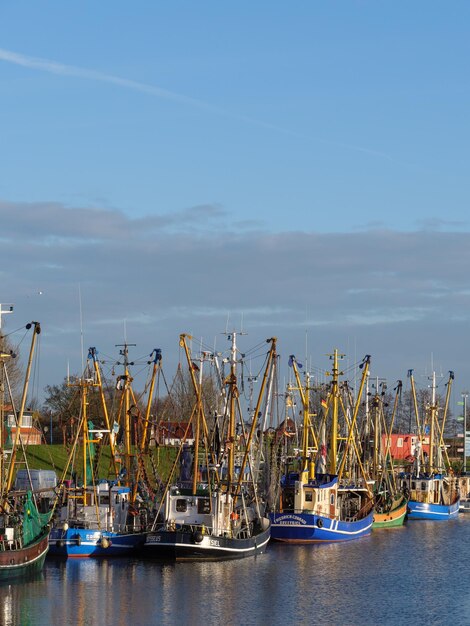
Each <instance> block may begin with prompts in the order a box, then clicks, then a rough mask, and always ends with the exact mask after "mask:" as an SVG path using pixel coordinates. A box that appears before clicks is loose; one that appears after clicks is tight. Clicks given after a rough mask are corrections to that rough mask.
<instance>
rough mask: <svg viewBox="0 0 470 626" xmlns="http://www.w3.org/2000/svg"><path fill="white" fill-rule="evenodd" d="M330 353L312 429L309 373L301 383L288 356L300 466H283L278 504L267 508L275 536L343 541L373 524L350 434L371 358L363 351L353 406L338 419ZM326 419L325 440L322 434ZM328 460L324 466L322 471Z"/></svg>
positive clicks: (335, 376) (294, 540)
mask: <svg viewBox="0 0 470 626" xmlns="http://www.w3.org/2000/svg"><path fill="white" fill-rule="evenodd" d="M331 358H332V360H333V370H332V374H331V375H332V382H331V386H330V391H329V393H328V398H327V400H325V401H324V402H322V406H323V416H322V421H321V424H320V427H319V430H318V432H316V431H315V428H314V424H313V423H312V421H311V417H312V414H311V413H310V400H309V389H310V386H309V384H310V383H309V381H310V379H309V376H308V375H307V382H306V385H305V386H304V385H302V384H301V381H300V376H299V372H298V368H297V363H296V360H295V357H294V356H291V357H290V361H289V363H290V365H291V366H292V367H293V370H294V374H295V377H296V381H297V385H298V387H297V389H298V390H299V392H300V396H301V399H302V406H303V435H302V456H301V458H300V459H299V461H300V463H301V471H300V472H287V473H286V474H285V476H283V478H282V480H281V489H280V498H279V505H278V507H276V508H275V509H274V510H273V511H272V512H271V513H270V520H271V538H272V539H274V540H277V541H283V542H287V543H315V542H331V541H346V540H350V539H358V538H360V537H363V536H365V535H367V534H369V533H370V530H371V528H372V523H373V494H372V490H371V485H370V481H368V480H367V477H366V475H365V472H364V468H363V466H362V464H361V461H360V458H359V455H358V454H357V445H356V442H355V439H354V433H355V429H356V420H357V414H358V411H359V403H360V397H361V394H362V390H363V387H364V383H365V380H366V376H367V372H368V368H369V361H370V358H369V357H368V356H367V357H366V358H365V359H364V361H363V362H362V363H361V366H360V367H361V368H362V369H363V374H362V379H361V385H360V390H359V393H358V395H357V399H356V403H355V406H354V410H353V413H352V415H351V416H350V418H349V420H348V419H346V421H345V423H344V424H342V425H340V424H339V419H338V418H339V407H340V406H344V403H343V398H342V396H341V390H340V388H339V375H340V372H339V369H338V360H339V355H338V351H337V350H335V352H334V354H333V355H331ZM327 421H329V432H330V437H329V441H328V442H327V441H326V437H325V432H326V424H327ZM339 433H342V436H340V435H339ZM310 444H311V445H310ZM327 465H328V466H329V467H328V469H329V471H326V467H327ZM346 468H347V470H346ZM346 474H347V478H346Z"/></svg>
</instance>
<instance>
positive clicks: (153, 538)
mask: <svg viewBox="0 0 470 626" xmlns="http://www.w3.org/2000/svg"><path fill="white" fill-rule="evenodd" d="M160 539H161V537H160V535H149V536H148V537H147V541H149V542H151V541H153V542H158V541H160Z"/></svg>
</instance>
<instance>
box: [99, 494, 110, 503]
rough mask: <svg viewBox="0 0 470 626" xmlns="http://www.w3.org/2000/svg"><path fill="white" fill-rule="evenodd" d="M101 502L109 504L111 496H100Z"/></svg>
mask: <svg viewBox="0 0 470 626" xmlns="http://www.w3.org/2000/svg"><path fill="white" fill-rule="evenodd" d="M100 504H109V496H108V495H105V496H100Z"/></svg>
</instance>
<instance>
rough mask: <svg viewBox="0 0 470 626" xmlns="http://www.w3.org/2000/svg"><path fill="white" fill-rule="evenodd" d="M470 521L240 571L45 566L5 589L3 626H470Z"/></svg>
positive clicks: (380, 534) (273, 550) (300, 553)
mask: <svg viewBox="0 0 470 626" xmlns="http://www.w3.org/2000/svg"><path fill="white" fill-rule="evenodd" d="M469 566H470V515H460V516H459V517H458V518H457V519H456V520H452V521H448V522H426V521H415V522H408V523H407V524H406V525H405V526H404V527H402V528H396V529H391V530H377V531H374V532H373V533H372V534H371V535H370V536H369V537H365V538H363V539H360V540H357V541H352V542H347V543H343V544H328V545H315V546H302V545H293V546H289V545H283V544H270V545H269V547H268V550H267V551H266V553H265V554H263V555H260V556H257V557H254V558H248V559H242V560H239V561H231V562H229V561H226V562H205V563H177V564H168V563H158V562H151V561H141V560H121V559H100V560H98V559H69V560H63V561H57V560H52V559H47V560H46V564H45V567H44V571H43V573H42V574H41V575H39V576H38V577H36V578H34V579H32V580H29V581H26V582H18V583H15V584H3V585H2V586H1V593H0V623H1V624H2V625H4V626H17V625H18V626H36V625H38V626H39V625H41V626H42V625H54V626H56V625H57V626H65V625H69V624H70V625H75V624H80V625H88V624H90V625H92V624H93V625H98V624H99V625H107V624H110V625H111V624H112V625H113V626H129V625H133V626H148V625H151V624H191V625H198V624H201V625H202V624H208V625H211V624H214V625H218V624H221V625H226V626H228V625H232V624H240V625H245V624H274V625H276V624H279V625H280V624H296V625H297V624H325V625H328V626H330V625H343V624H344V625H358V626H359V625H365V624H371V625H372V624H373V625H379V624H397V625H401V624H414V625H419V624H426V625H429V626H430V625H434V624H435V625H440V624H442V625H447V624H452V625H453V626H460V625H470V574H469Z"/></svg>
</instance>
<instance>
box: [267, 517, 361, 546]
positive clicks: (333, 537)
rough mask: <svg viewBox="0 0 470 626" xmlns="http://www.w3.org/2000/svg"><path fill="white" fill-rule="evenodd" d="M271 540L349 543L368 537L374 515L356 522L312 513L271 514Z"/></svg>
mask: <svg viewBox="0 0 470 626" xmlns="http://www.w3.org/2000/svg"><path fill="white" fill-rule="evenodd" d="M269 519H270V521H271V539H274V540H276V541H285V542H288V543H316V542H326V541H348V540H351V539H359V538H360V537H364V536H365V535H368V534H369V533H370V531H371V528H372V522H373V513H370V515H368V516H367V517H365V518H364V519H361V520H358V521H355V522H343V521H340V520H334V519H330V518H328V517H321V516H319V515H313V514H311V513H270V515H269Z"/></svg>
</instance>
